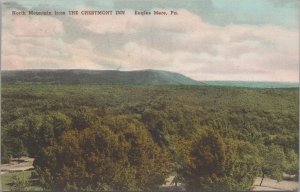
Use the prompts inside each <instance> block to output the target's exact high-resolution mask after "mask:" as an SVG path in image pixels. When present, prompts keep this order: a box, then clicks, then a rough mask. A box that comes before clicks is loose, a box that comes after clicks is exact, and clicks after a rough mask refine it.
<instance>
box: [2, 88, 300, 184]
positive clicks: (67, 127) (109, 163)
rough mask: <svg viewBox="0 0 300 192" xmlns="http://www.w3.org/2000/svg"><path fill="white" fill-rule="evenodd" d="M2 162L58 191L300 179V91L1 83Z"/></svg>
mask: <svg viewBox="0 0 300 192" xmlns="http://www.w3.org/2000/svg"><path fill="white" fill-rule="evenodd" d="M1 94H2V113H1V115H2V134H1V136H2V151H1V152H2V154H1V155H2V156H1V157H2V162H7V161H9V155H12V156H14V157H18V156H22V155H26V156H31V157H34V158H35V162H34V166H35V170H36V172H37V173H38V176H39V178H40V182H41V184H42V185H43V186H44V188H46V189H53V190H63V189H64V190H71V189H73V190H79V189H80V190H140V189H142V190H149V189H158V188H159V186H160V185H161V184H163V183H164V181H165V179H166V178H167V177H168V176H169V175H170V174H172V173H176V174H177V175H178V180H179V181H180V182H182V183H184V184H185V186H186V188H187V189H193V190H194V189H216V190H246V189H249V188H250V187H251V185H252V183H253V180H254V178H255V177H256V176H262V175H267V176H270V177H273V178H276V179H278V180H280V179H281V178H282V173H283V172H286V173H290V174H298V157H299V154H298V146H299V145H298V139H299V138H298V132H299V130H298V125H299V119H298V118H299V110H298V106H299V103H298V101H299V95H298V89H297V88H290V89H247V88H230V87H213V86H212V87H210V86H188V85H181V86H178V85H177V86H175V85H174V86H171V85H169V86H167V85H164V86H144V85H143V86H138V85H135V86H134V85H87V84H85V85H80V84H78V85H59V84H17V83H14V84H9V83H5V84H3V85H2V92H1Z"/></svg>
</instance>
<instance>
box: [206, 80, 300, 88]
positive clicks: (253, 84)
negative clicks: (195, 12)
mask: <svg viewBox="0 0 300 192" xmlns="http://www.w3.org/2000/svg"><path fill="white" fill-rule="evenodd" d="M203 82H204V83H205V84H207V85H212V86H221V87H224V86H225V87H248V88H295V87H299V83H289V82H257V81H203Z"/></svg>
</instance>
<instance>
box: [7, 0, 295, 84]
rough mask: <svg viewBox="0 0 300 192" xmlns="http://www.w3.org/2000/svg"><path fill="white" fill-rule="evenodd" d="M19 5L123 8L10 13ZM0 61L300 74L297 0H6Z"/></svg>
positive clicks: (290, 78)
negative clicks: (100, 12) (162, 13)
mask: <svg viewBox="0 0 300 192" xmlns="http://www.w3.org/2000/svg"><path fill="white" fill-rule="evenodd" d="M21 10H24V11H26V12H27V11H30V10H32V11H47V10H48V11H55V10H56V11H66V12H67V11H69V10H78V11H82V10H113V11H115V10H125V11H126V15H123V16H117V15H106V16H103V15H102V16H99V15H98V16H95V15H94V16H93V15H75V16H74V15H63V16H62V15H60V16H57V15H56V16H55V15H51V16H36V15H35V16H29V15H12V11H21ZM136 10H137V11H150V12H153V11H156V10H158V11H166V12H167V13H168V15H166V16H157V15H149V16H140V15H134V11H136ZM170 11H176V12H177V13H178V15H176V16H175V15H171V14H170ZM1 62H2V64H1V68H2V70H25V69H26V70H27V69H95V70H124V71H128V70H144V69H157V70H165V71H173V72H178V73H181V74H184V75H186V76H188V77H191V78H193V79H195V80H241V81H283V82H299V1H298V0H190V1H186V0H107V1H102V2H100V1H97V0H85V1H83V0H65V1H61V0H52V1H44V0H19V1H12V0H10V1H4V2H3V3H2V61H1Z"/></svg>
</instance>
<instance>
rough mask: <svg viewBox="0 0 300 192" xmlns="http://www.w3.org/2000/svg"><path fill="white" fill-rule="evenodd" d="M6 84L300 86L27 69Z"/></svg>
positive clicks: (10, 75) (6, 75) (8, 75)
mask: <svg viewBox="0 0 300 192" xmlns="http://www.w3.org/2000/svg"><path fill="white" fill-rule="evenodd" d="M1 78H2V82H3V83H37V84H39V83H47V84H123V85H126V84H127V85H209V86H222V87H223V86H225V87H248V88H294V87H299V83H289V82H255V81H196V80H194V79H192V78H189V77H186V76H184V75H182V74H180V73H175V72H168V71H161V70H151V69H150V70H140V71H117V70H80V69H76V70H24V71H2V73H1Z"/></svg>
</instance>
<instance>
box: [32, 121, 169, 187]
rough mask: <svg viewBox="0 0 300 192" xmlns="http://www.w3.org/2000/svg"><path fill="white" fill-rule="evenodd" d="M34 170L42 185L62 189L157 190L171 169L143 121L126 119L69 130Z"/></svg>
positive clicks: (47, 150)
mask: <svg viewBox="0 0 300 192" xmlns="http://www.w3.org/2000/svg"><path fill="white" fill-rule="evenodd" d="M35 167H36V169H37V171H38V173H39V175H40V177H41V181H42V183H43V184H44V186H45V187H46V188H48V189H51V190H58V191H61V190H149V189H157V188H158V187H159V186H160V185H161V184H162V183H163V182H164V181H165V178H166V177H167V176H168V174H169V172H170V171H171V164H170V162H169V155H168V153H167V151H166V150H164V149H162V148H160V147H159V146H158V145H157V144H155V143H154V141H153V139H152V138H151V136H150V134H149V132H148V131H147V129H146V128H145V127H144V126H143V124H142V123H140V122H139V121H137V120H136V119H132V118H126V117H123V116H120V117H110V118H107V119H104V120H103V121H101V122H100V121H99V122H97V123H96V124H95V125H92V127H91V128H85V129H83V130H68V131H65V132H64V133H63V134H62V135H61V136H60V137H59V139H58V140H57V141H56V142H53V144H52V145H51V146H49V147H47V148H45V149H44V150H43V153H42V154H41V156H39V157H37V159H36V161H35Z"/></svg>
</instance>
